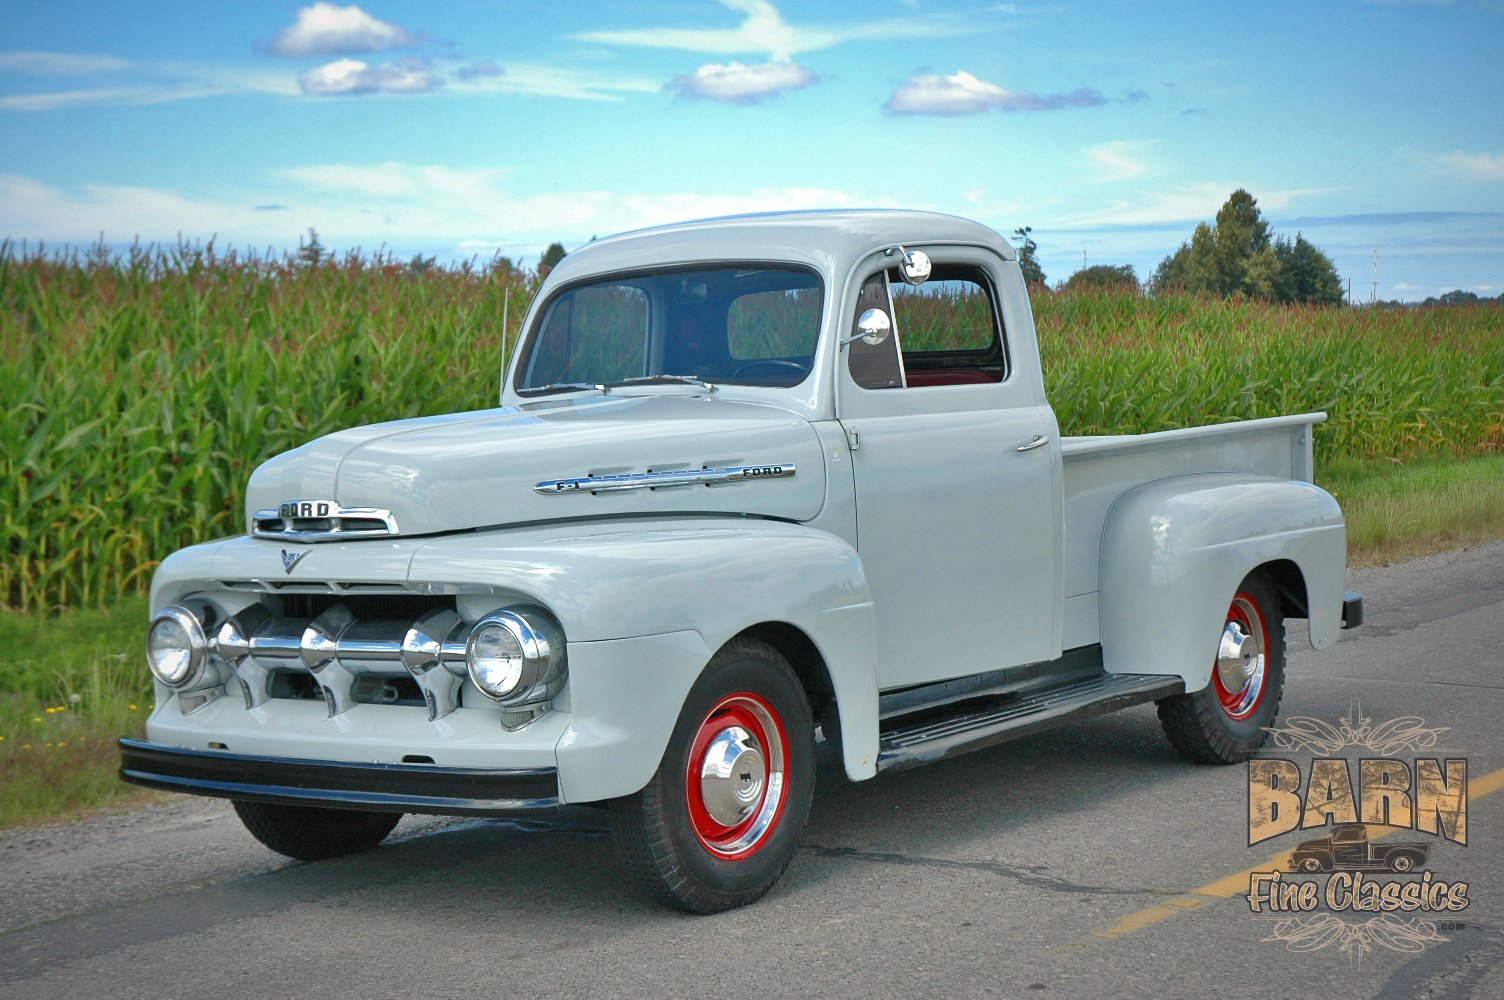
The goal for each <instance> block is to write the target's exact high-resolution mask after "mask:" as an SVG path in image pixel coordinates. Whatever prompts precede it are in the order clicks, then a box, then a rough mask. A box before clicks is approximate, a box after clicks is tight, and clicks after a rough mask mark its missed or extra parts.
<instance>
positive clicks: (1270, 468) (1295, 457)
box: [1060, 413, 1326, 649]
mask: <svg viewBox="0 0 1504 1000" xmlns="http://www.w3.org/2000/svg"><path fill="white" fill-rule="evenodd" d="M1325 420H1326V414H1325V413H1302V414H1298V415H1294V416H1286V417H1269V418H1265V419H1262V420H1241V421H1235V422H1232V423H1225V424H1212V425H1208V426H1205V427H1187V428H1181V429H1176V430H1168V431H1156V432H1154V433H1152V434H1113V435H1102V436H1094V437H1067V438H1064V439H1063V440H1062V442H1061V447H1060V451H1061V456H1062V458H1063V460H1064V470H1063V472H1062V476H1063V479H1064V490H1065V510H1064V593H1065V623H1064V624H1065V630H1064V644H1063V645H1064V648H1066V649H1072V648H1075V647H1078V646H1086V645H1090V644H1092V643H1096V642H1098V641H1100V636H1099V635H1098V624H1097V591H1098V586H1099V579H1100V573H1099V557H1100V554H1101V541H1102V527H1103V524H1104V522H1105V520H1106V518H1107V513H1108V511H1109V510H1110V509H1111V507H1112V504H1113V502H1114V501H1116V500H1117V498H1118V497H1120V496H1122V495H1123V494H1124V493H1125V492H1127V491H1128V490H1130V489H1132V488H1133V487H1135V486H1138V485H1141V484H1143V483H1148V482H1154V481H1156V480H1160V479H1168V478H1171V477H1174V476H1188V475H1204V474H1208V473H1227V474H1233V475H1244V476H1249V477H1256V478H1270V479H1298V480H1303V481H1305V482H1313V481H1314V469H1313V462H1312V457H1311V429H1312V428H1313V427H1314V426H1315V425H1316V424H1319V423H1322V422H1324V421H1325Z"/></svg>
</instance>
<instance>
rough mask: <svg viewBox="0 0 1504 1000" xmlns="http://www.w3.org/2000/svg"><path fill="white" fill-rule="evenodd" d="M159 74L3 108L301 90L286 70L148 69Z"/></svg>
mask: <svg viewBox="0 0 1504 1000" xmlns="http://www.w3.org/2000/svg"><path fill="white" fill-rule="evenodd" d="M145 71H146V73H147V74H149V75H152V76H154V77H156V79H150V80H147V81H145V82H143V83H131V84H121V85H116V86H111V87H83V88H76V89H73V90H54V91H45V92H41V93H32V94H6V95H4V96H0V111H51V110H53V109H55V108H66V107H75V106H82V105H98V104H104V105H115V104H125V105H131V104H136V105H140V104H168V103H171V102H173V101H188V100H195V99H198V98H204V97H226V96H230V95H234V94H272V95H277V96H288V95H293V94H296V93H297V92H298V88H297V85H296V84H295V83H294V82H293V81H292V80H289V79H288V78H287V76H286V74H283V73H269V72H266V71H262V70H227V69H225V68H224V67H219V66H197V65H186V64H162V65H159V66H147V67H145Z"/></svg>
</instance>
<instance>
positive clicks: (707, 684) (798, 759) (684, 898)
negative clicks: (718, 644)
mask: <svg viewBox="0 0 1504 1000" xmlns="http://www.w3.org/2000/svg"><path fill="white" fill-rule="evenodd" d="M734 734H740V735H739V736H737V735H734ZM741 737H746V739H741ZM737 740H740V742H735V741H737ZM778 743H781V744H782V746H781V748H779V747H777V746H775V744H778ZM717 747H720V749H721V750H722V754H721V758H722V759H727V760H729V758H726V757H725V752H726V751H727V750H728V748H729V749H731V750H734V751H735V752H736V753H737V756H736V757H735V760H734V766H731V767H729V770H728V773H727V775H726V776H722V777H720V778H719V779H718V778H716V777H715V776H713V775H712V776H710V777H708V778H701V779H700V781H699V782H694V781H692V780H691V779H692V777H693V775H695V774H697V773H699V774H703V768H704V762H705V761H706V760H709V759H712V758H714V757H715V756H716V755H715V754H714V753H713V751H714V750H715V749H716V748H717ZM780 756H781V758H782V760H781V766H780V761H779V760H778V758H779V757H780ZM692 761H695V762H697V768H698V769H697V770H692V764H691V762H692ZM748 762H750V763H748ZM760 762H764V763H761V768H762V769H761V770H760V771H759V770H758V768H759V765H760ZM744 766H745V767H746V768H747V770H746V771H743V770H742V769H743V767H744ZM738 772H740V778H738V777H737V774H738ZM758 774H760V775H761V776H762V781H761V782H760V783H758V782H757V781H756V780H755V779H756V777H757V775H758ZM775 775H778V776H779V777H778V778H776V779H775V777H774V776H775ZM706 782H709V786H708V787H709V789H710V795H709V797H707V796H706V795H705V794H703V793H702V791H701V789H702V788H706V787H707V786H706V784H705V783H706ZM718 782H719V783H718ZM814 789H815V771H814V723H813V721H812V720H811V716H810V706H809V700H808V698H806V696H805V693H804V688H803V687H802V686H801V685H800V683H799V679H798V678H797V677H796V676H795V675H794V671H793V669H792V668H791V667H790V666H789V664H788V661H787V660H785V659H784V658H783V656H781V655H780V654H779V653H778V651H777V650H775V649H773V648H772V647H771V646H769V645H767V644H766V643H763V642H759V641H757V640H753V639H734V640H732V641H731V642H729V643H727V644H726V645H725V646H724V647H723V648H722V649H721V650H720V652H718V653H716V654H715V656H714V657H712V658H711V660H710V663H709V664H708V665H707V666H706V667H705V671H704V673H702V674H701V675H700V678H699V680H697V681H696V682H695V685H694V687H693V688H692V689H691V690H690V692H689V696H688V697H687V698H685V700H684V707H683V708H682V709H681V710H680V712H679V721H678V722H677V723H676V724H675V726H674V732H673V735H672V736H671V737H670V739H669V744H668V749H666V750H665V751H664V754H663V760H662V761H661V762H660V763H659V765H658V770H657V771H656V772H655V773H654V775H653V777H652V780H650V781H649V782H648V784H647V786H646V787H645V788H643V789H642V791H640V792H637V793H636V794H634V795H628V796H624V797H623V798H619V799H614V800H612V802H611V833H612V838H613V840H614V841H615V843H616V850H617V853H618V854H619V856H620V857H621V862H622V866H623V867H624V868H625V869H626V871H627V874H628V876H629V877H630V878H631V879H632V881H633V882H635V883H636V884H637V886H638V887H639V888H640V889H642V890H643V891H644V892H645V893H647V894H648V895H649V896H652V897H653V898H654V899H657V900H659V901H660V902H663V903H666V904H668V905H670V906H675V907H679V908H681V909H685V910H690V911H692V912H695V913H718V912H720V911H722V910H730V909H734V908H735V907H738V906H745V905H747V904H748V903H751V902H753V901H755V900H757V899H759V898H761V897H762V896H763V894H765V893H766V892H767V891H768V890H769V889H771V888H772V887H773V883H775V882H777V881H778V878H779V876H781V875H782V874H783V872H784V869H786V868H787V867H788V865H789V861H790V860H792V858H793V857H794V852H795V851H796V850H797V849H798V847H799V839H800V837H801V836H803V833H804V824H805V821H806V820H807V819H808V818H809V807H810V801H811V800H812V799H813V797H814ZM718 791H719V793H720V794H719V795H717V794H716V793H717V792H718ZM727 794H734V795H736V796H738V797H737V799H736V802H734V803H732V805H736V804H737V803H742V802H744V803H746V805H745V806H739V808H741V810H742V811H741V812H739V813H737V814H736V815H737V817H740V821H731V822H728V823H727V824H725V825H723V824H722V821H721V820H718V819H717V818H716V816H715V815H713V814H714V813H715V812H717V808H713V807H712V805H709V804H707V803H714V805H715V806H716V807H718V808H719V811H720V813H721V815H722V816H726V815H727V812H726V808H727V800H726V799H725V798H724V796H725V795H727Z"/></svg>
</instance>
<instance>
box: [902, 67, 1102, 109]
mask: <svg viewBox="0 0 1504 1000" xmlns="http://www.w3.org/2000/svg"><path fill="white" fill-rule="evenodd" d="M1105 103H1107V99H1106V98H1105V97H1103V96H1102V95H1101V94H1099V93H1097V92H1096V91H1095V90H1092V89H1090V88H1087V87H1083V88H1081V89H1080V90H1075V91H1072V92H1071V93H1069V94H1036V93H1034V92H1032V91H1028V90H1005V89H1003V88H1002V87H999V86H998V85H997V84H995V83H989V82H987V81H986V80H980V79H978V78H977V77H975V76H972V75H971V74H970V73H968V72H966V71H965V70H964V69H963V70H957V71H956V72H955V73H953V74H952V75H950V76H940V75H939V74H935V73H926V74H921V75H919V76H915V77H911V78H910V79H908V80H906V81H905V82H904V83H903V85H902V86H900V87H899V88H898V89H897V90H895V91H894V92H893V95H892V96H891V97H889V98H888V103H886V104H884V105H883V109H884V110H885V111H887V112H888V113H889V114H895V115H974V114H979V113H980V112H983V111H992V110H995V109H996V110H1001V111H1054V110H1058V109H1060V108H1066V107H1091V106H1093V105H1097V104H1105Z"/></svg>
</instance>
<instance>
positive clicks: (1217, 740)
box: [1159, 573, 1285, 764]
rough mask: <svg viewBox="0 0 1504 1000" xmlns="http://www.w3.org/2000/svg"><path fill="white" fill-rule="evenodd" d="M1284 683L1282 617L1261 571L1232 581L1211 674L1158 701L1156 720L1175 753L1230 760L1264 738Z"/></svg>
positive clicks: (1203, 760)
mask: <svg viewBox="0 0 1504 1000" xmlns="http://www.w3.org/2000/svg"><path fill="white" fill-rule="evenodd" d="M1284 683H1285V619H1284V613H1283V611H1282V609H1281V605H1280V601H1279V595H1278V594H1276V593H1275V591H1274V588H1273V587H1272V586H1271V585H1270V583H1269V581H1268V580H1267V579H1265V578H1264V576H1263V575H1262V574H1259V573H1251V574H1249V575H1248V577H1247V578H1246V579H1244V580H1243V582H1242V584H1240V585H1239V586H1238V590H1237V593H1236V594H1235V595H1234V596H1233V599H1232V604H1231V605H1230V606H1229V608H1228V611H1227V615H1226V618H1225V620H1224V622H1223V626H1222V640H1221V645H1220V646H1219V648H1218V656H1217V659H1216V660H1214V661H1213V663H1212V676H1211V680H1210V681H1208V682H1207V685H1206V687H1204V688H1202V689H1201V690H1200V691H1196V692H1193V693H1190V694H1178V695H1174V696H1172V697H1169V698H1164V699H1162V700H1161V701H1160V702H1159V722H1160V725H1162V726H1163V727H1164V730H1165V735H1166V736H1168V737H1169V738H1170V743H1171V744H1173V745H1174V747H1175V749H1176V750H1178V751H1180V753H1181V755H1182V756H1184V757H1186V758H1188V759H1190V760H1193V761H1196V762H1197V763H1201V764H1237V763H1239V762H1241V761H1245V760H1247V759H1248V758H1250V757H1252V756H1253V754H1254V752H1255V751H1257V750H1258V749H1259V747H1261V746H1263V745H1264V741H1265V740H1267V739H1268V738H1269V734H1268V732H1266V731H1265V727H1266V726H1271V725H1273V724H1274V717H1275V715H1277V714H1278V712H1279V699H1280V695H1281V694H1282V693H1283V689H1284Z"/></svg>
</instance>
